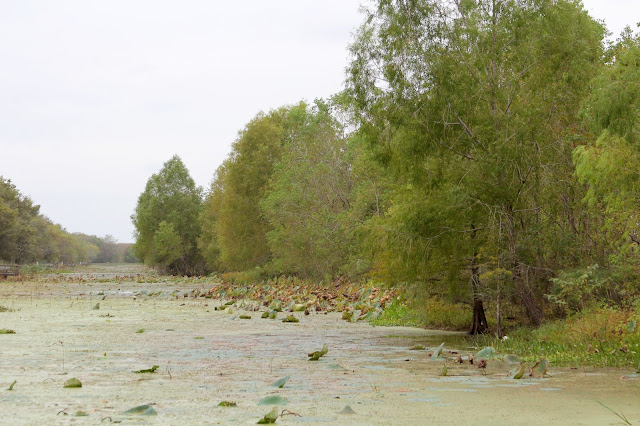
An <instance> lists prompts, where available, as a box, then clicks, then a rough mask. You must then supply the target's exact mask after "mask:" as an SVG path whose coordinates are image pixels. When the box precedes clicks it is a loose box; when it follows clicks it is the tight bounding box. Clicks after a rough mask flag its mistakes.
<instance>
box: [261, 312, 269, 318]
mask: <svg viewBox="0 0 640 426" xmlns="http://www.w3.org/2000/svg"><path fill="white" fill-rule="evenodd" d="M260 318H269V312H264V313H263V314H262V315H261V316H260Z"/></svg>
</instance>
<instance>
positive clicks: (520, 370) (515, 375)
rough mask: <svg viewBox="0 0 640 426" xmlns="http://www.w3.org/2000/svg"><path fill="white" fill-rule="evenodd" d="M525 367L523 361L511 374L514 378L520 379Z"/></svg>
mask: <svg viewBox="0 0 640 426" xmlns="http://www.w3.org/2000/svg"><path fill="white" fill-rule="evenodd" d="M526 369H527V364H526V363H524V362H523V363H522V364H520V367H518V370H517V371H516V372H515V374H514V375H513V378H514V379H515V380H520V379H522V376H524V372H525V370H526Z"/></svg>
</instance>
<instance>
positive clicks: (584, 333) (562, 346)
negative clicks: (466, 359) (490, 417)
mask: <svg viewBox="0 0 640 426" xmlns="http://www.w3.org/2000/svg"><path fill="white" fill-rule="evenodd" d="M638 325H640V311H639V310H638V309H637V308H636V309H632V310H619V309H615V308H602V307H601V308H591V309H587V310H585V311H583V312H581V313H578V314H575V315H574V316H572V317H570V318H568V319H565V320H556V321H552V322H548V323H546V324H543V325H542V326H541V327H540V328H537V329H529V328H520V329H516V330H513V331H511V332H510V333H508V337H507V339H505V340H497V339H494V338H489V337H487V338H486V339H487V341H486V342H485V343H486V345H487V346H488V345H492V346H494V347H495V348H496V350H498V351H499V352H501V353H514V354H516V355H519V356H520V357H522V358H523V360H524V361H529V362H532V361H536V360H538V359H541V358H548V359H549V361H551V362H552V363H553V364H555V365H562V366H573V365H588V366H595V367H634V368H635V367H636V366H637V365H638V362H639V361H640V331H639V327H638Z"/></svg>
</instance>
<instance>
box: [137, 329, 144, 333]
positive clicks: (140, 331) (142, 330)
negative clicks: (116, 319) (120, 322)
mask: <svg viewBox="0 0 640 426" xmlns="http://www.w3.org/2000/svg"><path fill="white" fill-rule="evenodd" d="M136 333H138V334H142V333H144V328H139V329H138V330H136Z"/></svg>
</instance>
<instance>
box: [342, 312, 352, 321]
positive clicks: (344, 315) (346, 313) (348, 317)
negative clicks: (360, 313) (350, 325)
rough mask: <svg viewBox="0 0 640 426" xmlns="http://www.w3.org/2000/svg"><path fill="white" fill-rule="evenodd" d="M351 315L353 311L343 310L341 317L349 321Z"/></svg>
mask: <svg viewBox="0 0 640 426" xmlns="http://www.w3.org/2000/svg"><path fill="white" fill-rule="evenodd" d="M352 316H353V312H343V313H342V319H343V320H345V321H349V320H350V319H351V317H352Z"/></svg>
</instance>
